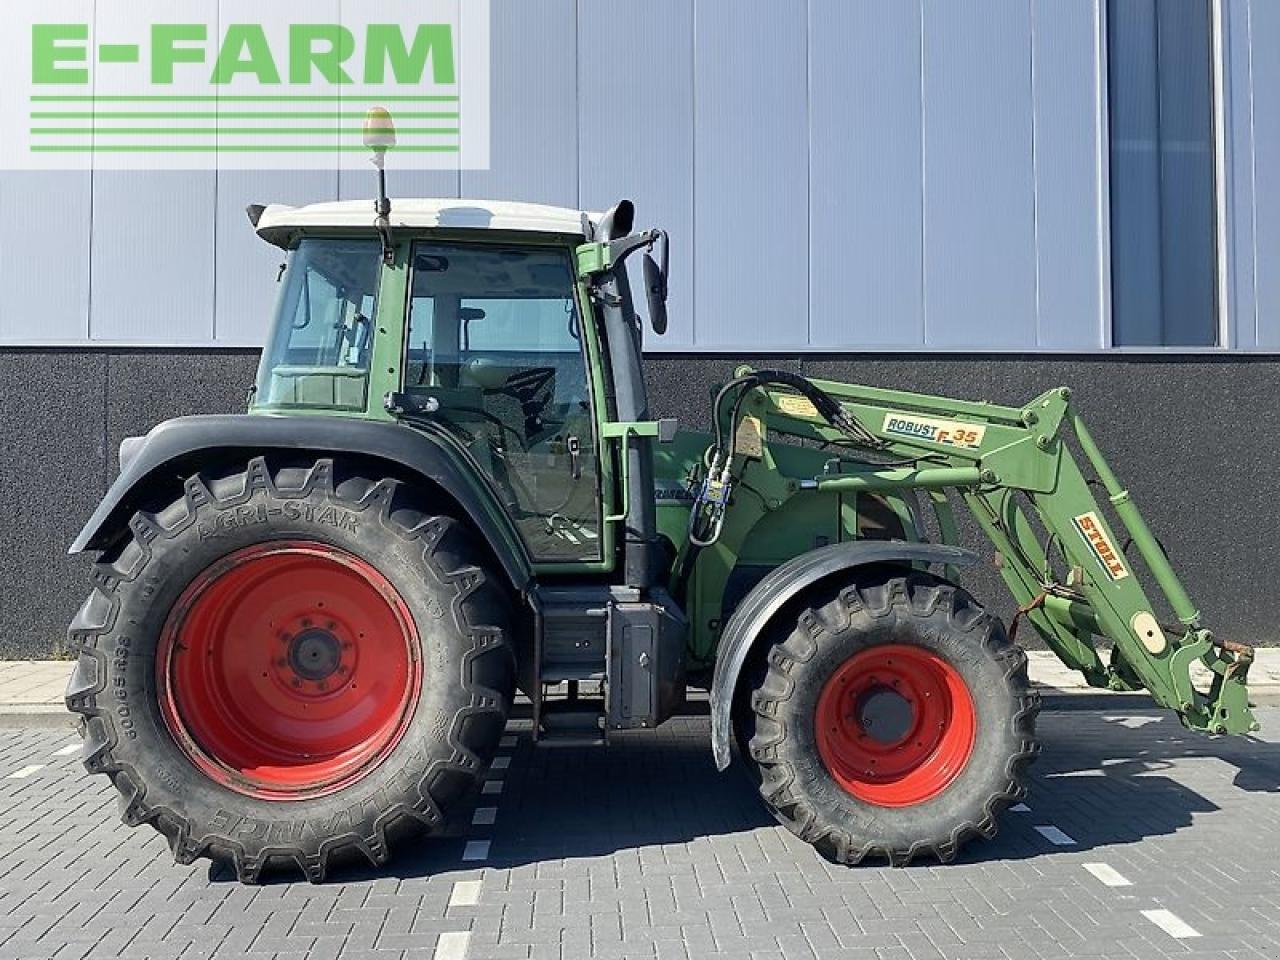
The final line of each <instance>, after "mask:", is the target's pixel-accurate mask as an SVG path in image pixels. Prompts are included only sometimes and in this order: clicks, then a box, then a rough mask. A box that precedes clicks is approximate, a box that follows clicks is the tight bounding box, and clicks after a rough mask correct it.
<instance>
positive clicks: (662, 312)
mask: <svg viewBox="0 0 1280 960" xmlns="http://www.w3.org/2000/svg"><path fill="white" fill-rule="evenodd" d="M654 245H655V246H656V247H657V248H658V250H659V255H660V256H661V258H662V263H661V265H659V263H658V261H657V260H655V259H654V258H653V254H651V253H646V254H645V255H644V292H645V297H646V298H647V299H648V302H649V325H650V326H652V327H653V332H654V333H656V334H657V335H658V336H662V335H663V334H665V333H666V332H667V296H668V293H669V291H670V287H669V285H668V276H669V271H670V267H671V243H670V241H669V240H668V238H667V234H666V233H665V232H659V233H658V234H657V237H656V239H655V241H654Z"/></svg>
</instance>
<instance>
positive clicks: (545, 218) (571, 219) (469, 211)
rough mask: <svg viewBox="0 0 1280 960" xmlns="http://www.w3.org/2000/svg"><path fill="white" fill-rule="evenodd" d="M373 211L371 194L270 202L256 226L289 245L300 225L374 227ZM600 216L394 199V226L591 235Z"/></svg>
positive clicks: (490, 203)
mask: <svg viewBox="0 0 1280 960" xmlns="http://www.w3.org/2000/svg"><path fill="white" fill-rule="evenodd" d="M375 217H376V213H375V212H374V201H373V200H342V201H337V202H332V203H313V204H309V205H307V206H303V207H289V206H284V205H282V204H272V205H271V206H269V207H267V208H265V209H264V210H263V211H262V213H261V216H259V218H258V222H257V223H256V224H255V227H256V229H257V231H258V236H260V237H262V239H264V240H266V241H268V242H269V243H274V244H275V245H276V246H278V247H285V248H288V247H290V246H292V245H293V243H294V241H295V239H296V237H297V235H298V233H299V232H300V231H302V230H316V229H321V230H323V229H326V228H333V229H341V230H351V229H361V228H364V229H367V230H369V231H370V232H372V231H373V221H374V218H375ZM599 220H600V214H596V213H586V212H583V211H581V210H570V209H568V208H565V207H548V206H543V205H542V204H536V203H515V202H511V201H505V200H500V201H495V200H458V199H455V198H449V199H436V200H429V199H423V200H405V199H398V198H393V199H392V201H391V229H392V230H395V229H397V228H402V229H406V230H412V229H415V228H417V229H429V228H432V227H443V228H449V229H459V230H511V231H528V232H530V233H552V234H562V235H564V236H571V237H581V238H585V239H590V238H591V236H592V235H593V234H594V232H595V225H596V223H597V222H599Z"/></svg>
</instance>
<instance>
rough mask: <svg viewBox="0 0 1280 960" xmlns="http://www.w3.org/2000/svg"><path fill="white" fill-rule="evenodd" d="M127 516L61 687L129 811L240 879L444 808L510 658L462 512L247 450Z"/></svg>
mask: <svg viewBox="0 0 1280 960" xmlns="http://www.w3.org/2000/svg"><path fill="white" fill-rule="evenodd" d="M129 530H130V535H129V536H127V537H125V538H123V539H122V541H121V542H120V543H119V544H117V545H116V546H115V547H113V548H112V549H110V550H108V551H107V552H106V553H104V555H103V556H102V557H101V558H100V560H99V562H98V564H97V566H96V567H95V570H94V574H93V581H94V588H93V591H92V593H91V594H90V595H89V598H88V599H87V600H86V601H85V603H84V605H83V606H82V607H81V609H80V611H79V613H78V614H77V615H76V618H75V620H74V622H73V623H72V625H71V628H70V638H71V643H72V647H73V649H74V650H76V651H78V653H79V660H78V662H77V664H76V667H75V670H74V672H73V674H72V677H71V680H70V682H69V684H68V687H67V698H66V699H67V706H68V708H69V709H71V710H72V711H74V712H75V713H78V714H80V715H81V717H82V721H81V728H82V733H83V735H84V738H85V751H84V757H85V761H84V763H85V768H86V769H87V770H88V771H89V772H90V773H102V774H106V775H107V776H108V777H110V778H111V780H112V782H113V783H114V784H115V786H116V788H117V789H118V790H119V791H120V794H121V800H120V809H121V814H122V817H123V819H124V821H125V822H126V823H127V824H129V825H131V826H136V825H139V824H142V823H149V824H151V825H152V826H153V827H155V828H156V829H157V830H159V831H160V832H161V833H162V834H164V835H165V837H166V838H167V839H168V841H169V845H170V847H171V849H172V850H173V853H174V856H175V858H176V859H177V860H178V861H179V862H182V863H190V862H192V861H194V860H195V859H196V858H197V857H201V856H205V857H209V858H211V859H213V860H215V861H220V862H224V863H227V864H229V865H230V866H232V867H233V868H234V870H235V872H236V875H237V877H238V878H239V879H240V880H241V881H243V882H256V881H258V880H259V879H260V878H261V877H262V875H263V873H264V871H267V870H270V869H273V868H276V867H285V866H291V865H296V866H297V867H298V868H300V869H301V870H302V871H303V873H304V874H305V875H306V876H307V878H308V879H310V880H312V881H313V882H320V881H322V880H323V879H324V878H325V875H326V873H327V871H328V870H329V868H330V866H332V865H334V864H336V863H340V862H344V861H347V860H349V859H352V858H357V859H358V858H360V857H363V858H365V859H367V860H368V861H369V862H371V863H373V864H375V865H381V864H384V863H386V862H387V860H388V859H389V858H390V856H391V853H392V847H393V846H394V845H395V844H396V842H397V841H399V840H401V839H403V838H405V837H407V836H410V835H414V834H419V833H424V832H425V833H431V832H435V831H439V830H440V829H441V828H442V827H443V826H444V824H445V823H446V821H447V819H448V816H449V813H450V811H451V809H452V808H453V807H454V806H455V805H456V803H457V802H458V801H459V800H460V799H461V798H463V797H464V796H465V795H466V794H467V792H468V791H469V790H470V789H471V788H472V787H473V785H474V784H475V782H476V781H477V780H478V779H479V778H480V777H481V776H482V775H483V773H484V771H485V770H486V769H487V767H488V765H489V762H490V760H491V759H492V757H493V754H494V752H495V750H496V749H497V744H498V740H499V738H500V737H501V735H502V731H503V728H504V726H505V723H506V718H507V712H508V710H509V707H510V704H511V698H512V695H513V692H514V678H515V660H514V656H513V654H512V650H511V645H510V631H511V617H512V614H511V604H510V600H509V598H508V596H507V594H506V592H505V591H504V590H503V589H501V588H500V587H499V586H498V582H497V581H496V580H494V579H493V578H492V577H491V576H490V575H488V574H487V573H486V571H485V569H484V560H483V556H484V555H483V553H482V552H481V549H480V547H479V545H478V543H477V542H476V541H475V539H474V537H473V535H472V533H471V531H470V530H469V528H468V527H467V526H466V525H465V524H464V523H461V522H459V521H457V520H455V519H453V518H451V517H448V516H442V515H432V514H430V513H429V512H427V511H426V510H425V509H424V506H423V503H422V500H421V497H420V495H419V494H418V493H417V492H416V491H414V490H413V489H411V488H409V487H407V486H405V485H404V484H402V483H401V482H399V481H397V480H390V479H381V480H378V479H375V478H370V477H367V476H362V475H360V474H359V473H358V472H354V471H351V470H348V469H345V468H344V467H343V466H342V465H341V464H338V465H337V466H335V463H334V462H333V461H331V460H319V461H315V462H310V463H306V464H303V465H301V466H285V467H276V468H274V469H273V468H270V467H268V465H267V463H266V461H265V460H264V459H263V458H258V459H255V460H253V461H252V462H250V463H249V464H248V467H247V469H241V470H235V471H231V472H224V473H221V474H202V475H198V476H194V477H191V478H190V479H189V480H187V481H186V484H185V495H184V496H183V497H181V498H180V499H177V500H176V501H174V502H173V503H171V504H170V505H168V506H167V507H164V508H163V509H160V510H158V511H156V512H154V513H152V512H139V513H137V514H135V515H134V517H133V518H132V520H131V521H130V524H129ZM344 603H345V605H346V609H343V605H344ZM326 604H327V605H326ZM317 714H319V715H320V720H321V721H322V722H315V721H316V720H317ZM361 717H363V718H364V719H363V720H361V719H359V718H361Z"/></svg>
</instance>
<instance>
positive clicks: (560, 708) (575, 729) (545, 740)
mask: <svg viewBox="0 0 1280 960" xmlns="http://www.w3.org/2000/svg"><path fill="white" fill-rule="evenodd" d="M604 718H605V714H604V701H603V700H601V699H589V700H552V701H549V702H546V703H544V704H543V706H542V716H541V718H540V723H539V729H538V731H537V732H538V736H537V740H538V742H539V743H542V744H551V745H554V746H562V747H564V746H572V747H585V746H600V745H602V744H604V743H605V741H606V739H607V737H606V729H605V719H604Z"/></svg>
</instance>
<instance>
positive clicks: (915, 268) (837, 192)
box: [809, 0, 924, 348]
mask: <svg viewBox="0 0 1280 960" xmlns="http://www.w3.org/2000/svg"><path fill="white" fill-rule="evenodd" d="M920 30H921V23H920V6H919V4H916V3H903V2H901V0H872V2H863V3H849V2H848V0H810V8H809V55H810V68H809V71H810V76H811V83H810V91H809V96H810V103H809V116H810V132H809V149H810V157H809V172H810V177H811V182H810V192H809V263H810V269H809V311H810V314H809V331H810V337H809V343H810V345H811V346H814V347H826V348H839V347H843V346H845V345H847V344H851V343H856V344H859V345H862V346H864V347H907V348H910V347H914V346H920V345H922V344H923V343H924V276H923V262H922V250H923V244H924V233H923V231H924V196H923V192H922V189H921V174H922V172H923V161H924V155H923V153H922V144H921V133H922V127H921V125H922V121H923V117H922V115H921V101H920V94H921V88H920V66H921V64H920V39H921V37H920Z"/></svg>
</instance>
